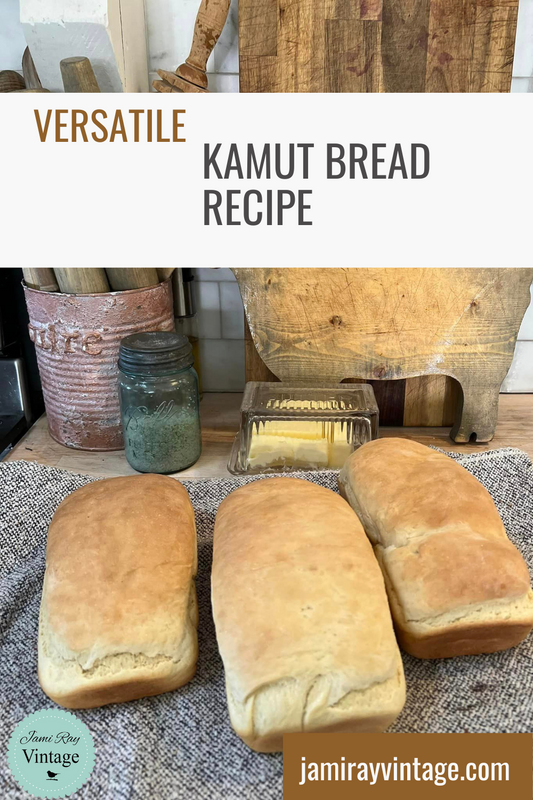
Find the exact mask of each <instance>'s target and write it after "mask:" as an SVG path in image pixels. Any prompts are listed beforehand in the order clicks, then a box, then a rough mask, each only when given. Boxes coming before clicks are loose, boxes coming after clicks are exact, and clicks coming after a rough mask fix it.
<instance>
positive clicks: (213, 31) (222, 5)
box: [176, 0, 230, 88]
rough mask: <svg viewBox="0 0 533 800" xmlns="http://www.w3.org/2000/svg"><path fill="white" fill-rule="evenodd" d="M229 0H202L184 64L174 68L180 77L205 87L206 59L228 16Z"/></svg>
mask: <svg viewBox="0 0 533 800" xmlns="http://www.w3.org/2000/svg"><path fill="white" fill-rule="evenodd" d="M229 7H230V0H202V2H201V3H200V8H199V9H198V14H197V17H196V22H195V24H194V34H193V37H192V46H191V52H190V53H189V56H188V58H187V60H186V61H185V64H182V65H181V66H180V67H178V69H177V70H176V72H177V74H178V75H180V77H182V78H185V80H187V81H190V82H191V83H195V84H197V85H199V86H202V87H203V88H207V78H206V75H205V72H206V69H207V60H208V58H209V56H210V55H211V53H212V51H213V48H214V46H215V45H216V43H217V41H218V37H219V36H220V34H221V33H222V29H223V27H224V25H225V24H226V19H227V18H228V11H229Z"/></svg>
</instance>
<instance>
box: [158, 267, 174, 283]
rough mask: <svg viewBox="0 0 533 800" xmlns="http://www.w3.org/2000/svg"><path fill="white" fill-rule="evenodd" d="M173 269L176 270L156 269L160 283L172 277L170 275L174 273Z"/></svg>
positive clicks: (171, 268) (170, 268)
mask: <svg viewBox="0 0 533 800" xmlns="http://www.w3.org/2000/svg"><path fill="white" fill-rule="evenodd" d="M175 269H176V267H158V268H157V274H158V277H159V280H160V281H166V279H167V278H170V276H171V275H172V273H173V272H174V270H175Z"/></svg>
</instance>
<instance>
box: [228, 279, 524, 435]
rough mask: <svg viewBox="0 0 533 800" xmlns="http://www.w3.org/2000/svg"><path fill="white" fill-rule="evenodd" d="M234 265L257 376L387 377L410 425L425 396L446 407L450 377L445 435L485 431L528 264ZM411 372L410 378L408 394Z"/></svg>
mask: <svg viewBox="0 0 533 800" xmlns="http://www.w3.org/2000/svg"><path fill="white" fill-rule="evenodd" d="M233 271H234V273H235V275H236V277H237V280H238V282H239V288H240V291H241V296H242V299H243V303H244V310H245V312H246V317H247V320H248V325H249V330H250V335H251V339H252V341H253V345H254V347H255V349H256V350H257V352H258V354H259V356H260V358H261V360H262V361H263V362H264V363H265V364H266V366H267V367H268V369H269V370H270V372H269V373H268V374H267V375H265V378H266V379H268V378H269V377H270V375H274V376H275V377H276V378H279V379H280V380H282V381H285V382H286V383H290V382H305V383H307V384H311V385H313V384H317V383H337V382H339V381H342V380H344V379H346V378H362V379H363V380H370V381H375V383H374V386H375V390H376V388H377V387H378V386H379V382H381V381H391V380H392V385H393V386H395V387H396V388H397V394H399V395H401V396H402V397H403V398H404V409H403V422H404V424H406V425H409V424H413V418H414V417H415V416H417V415H418V416H420V415H422V414H423V409H424V407H425V406H426V407H427V403H431V405H430V408H431V407H433V408H434V407H436V400H437V398H438V397H440V403H441V405H440V408H441V413H445V411H443V410H442V409H446V407H447V405H446V404H447V403H448V399H447V396H446V395H447V391H448V389H447V383H446V377H445V376H449V377H450V378H454V379H455V380H456V381H457V382H458V383H459V384H460V386H461V389H462V391H459V398H458V402H457V405H456V408H455V409H454V415H455V420H454V425H453V428H452V432H451V436H452V438H453V439H454V440H455V441H456V442H468V441H479V442H487V441H490V440H491V439H492V437H493V436H494V431H495V427H496V420H497V415H498V396H499V391H500V386H501V384H502V382H503V379H504V378H505V376H506V374H507V372H508V370H509V367H510V365H511V361H512V358H513V353H514V347H515V343H516V337H517V335H518V330H519V328H520V324H521V321H522V318H523V316H524V313H525V311H526V308H527V307H528V305H529V302H530V291H529V290H530V285H531V281H532V278H533V270H532V269H529V268H528V269H512V268H510V269H462V268H452V269H410V268H405V269H388V268H383V269H381V268H378V269H364V268H353V269H350V268H348V269H341V268H336V267H331V268H320V269H307V268H303V269H292V268H290V267H284V268H266V269H265V268H256V269H249V268H242V269H234V270H233ZM250 345H251V343H250V342H249V343H248V350H249V348H250ZM247 360H248V359H247ZM417 376H424V377H423V379H422V380H421V379H420V378H419V377H417ZM247 377H250V376H249V375H248V376H247ZM253 377H254V378H255V380H257V379H258V377H257V376H253ZM410 381H413V382H416V383H415V384H411V386H416V390H415V396H414V398H413V399H411V398H410V397H409V394H410V389H409V382H410ZM393 394H394V393H393ZM393 394H391V393H390V392H387V393H386V395H385V397H383V396H381V397H380V394H379V393H378V391H376V395H377V400H378V405H379V406H380V411H381V415H382V419H383V417H384V416H387V414H390V411H389V410H388V409H387V408H384V407H383V403H384V402H389V403H390V402H391V399H392V398H393ZM411 400H412V401H411ZM395 402H396V401H395ZM406 408H409V409H410V410H408V411H407V412H406ZM431 413H433V411H432V412H431ZM409 417H410V418H411V419H409ZM396 424H398V422H396ZM399 424H401V421H400V422H399ZM414 424H419V425H423V424H428V422H426V423H425V422H424V421H423V420H418V421H417V422H415V423H414ZM429 424H431V423H429ZM432 424H439V423H438V422H433V423H432ZM441 424H445V423H444V422H442V423H441Z"/></svg>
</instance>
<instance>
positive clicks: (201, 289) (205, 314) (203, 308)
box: [195, 281, 221, 339]
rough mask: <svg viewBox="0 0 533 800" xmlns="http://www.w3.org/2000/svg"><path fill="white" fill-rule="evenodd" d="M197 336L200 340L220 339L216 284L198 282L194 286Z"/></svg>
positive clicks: (218, 295)
mask: <svg viewBox="0 0 533 800" xmlns="http://www.w3.org/2000/svg"><path fill="white" fill-rule="evenodd" d="M195 289H196V292H195V294H196V305H197V313H198V336H199V338H200V339H220V336H221V327H220V293H219V291H218V283H215V282H210V281H198V283H197V284H196V287H195Z"/></svg>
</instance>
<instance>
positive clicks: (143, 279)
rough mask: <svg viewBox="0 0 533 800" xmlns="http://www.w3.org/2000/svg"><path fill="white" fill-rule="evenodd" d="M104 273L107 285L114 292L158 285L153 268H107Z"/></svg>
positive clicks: (157, 278) (155, 271)
mask: <svg viewBox="0 0 533 800" xmlns="http://www.w3.org/2000/svg"><path fill="white" fill-rule="evenodd" d="M106 273H107V279H108V280H109V285H110V286H111V288H112V289H113V291H115V292H123V291H125V290H126V289H143V288H144V287H145V286H155V285H156V284H157V283H159V277H158V275H157V270H156V269H155V267H108V268H107V269H106Z"/></svg>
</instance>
